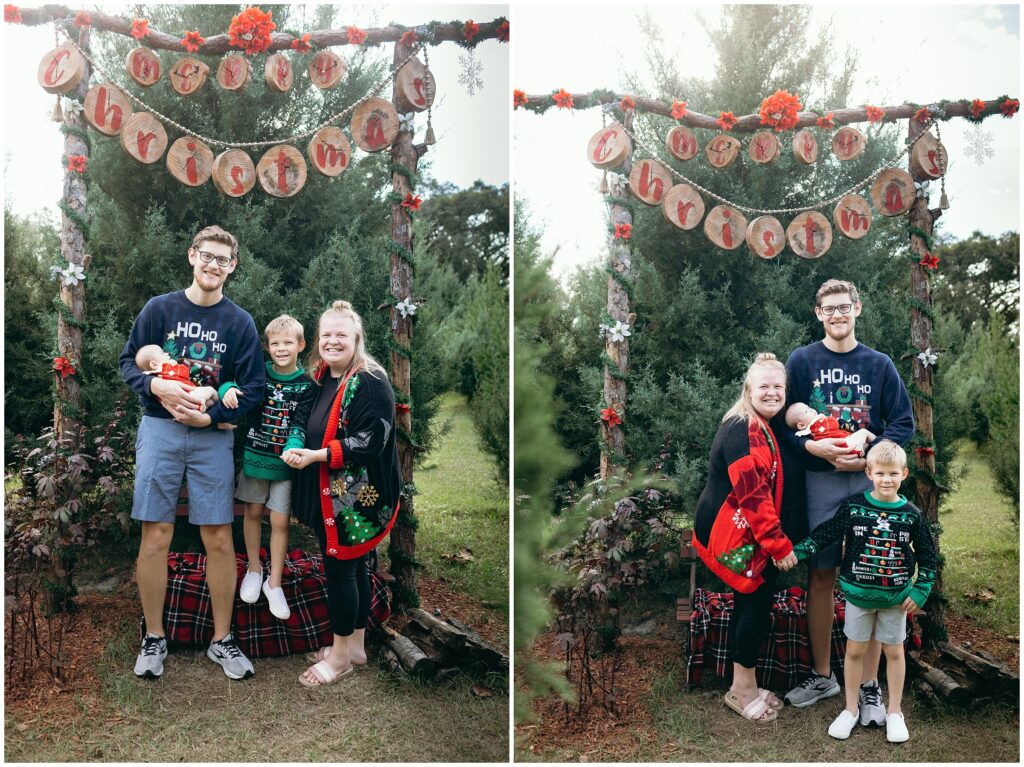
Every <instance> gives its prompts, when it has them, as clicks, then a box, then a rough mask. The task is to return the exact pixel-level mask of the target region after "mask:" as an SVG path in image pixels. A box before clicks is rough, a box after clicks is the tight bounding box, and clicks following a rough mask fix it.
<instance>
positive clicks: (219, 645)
mask: <svg viewBox="0 0 1024 767" xmlns="http://www.w3.org/2000/svg"><path fill="white" fill-rule="evenodd" d="M206 656H207V657H208V658H209V659H210V660H212V661H213V662H214V663H216V664H218V665H219V666H220V667H221V668H222V669H224V674H225V675H226V676H227V677H228V679H245V678H246V677H249V676H252V675H253V674H255V673H256V671H255V670H254V669H253V667H252V663H251V662H250V661H249V659H248V658H246V657H245V653H243V652H242V651H241V650H239V649H238V645H236V644H235V638H234V637H233V636H231V634H228V635H226V636H225V637H224V638H223V639H221V640H220V641H219V642H210V648H209V649H208V650H207V651H206Z"/></svg>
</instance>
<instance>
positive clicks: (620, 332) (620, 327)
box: [608, 320, 633, 344]
mask: <svg viewBox="0 0 1024 767" xmlns="http://www.w3.org/2000/svg"><path fill="white" fill-rule="evenodd" d="M631 335H633V334H632V333H630V332H629V323H628V322H622V321H621V320H616V321H615V324H614V325H612V326H611V327H610V328H608V337H609V338H610V339H611V341H612V343H615V344H617V343H621V342H622V341H625V340H626V339H627V338H629V337H630V336H631Z"/></svg>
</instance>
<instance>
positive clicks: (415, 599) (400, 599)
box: [391, 583, 420, 607]
mask: <svg viewBox="0 0 1024 767" xmlns="http://www.w3.org/2000/svg"><path fill="white" fill-rule="evenodd" d="M391 593H392V594H394V595H395V602H397V603H398V604H400V605H408V606H409V607H419V606H420V597H419V594H417V593H416V592H415V591H410V590H409V589H407V588H405V587H404V586H399V585H398V584H397V583H392V584H391Z"/></svg>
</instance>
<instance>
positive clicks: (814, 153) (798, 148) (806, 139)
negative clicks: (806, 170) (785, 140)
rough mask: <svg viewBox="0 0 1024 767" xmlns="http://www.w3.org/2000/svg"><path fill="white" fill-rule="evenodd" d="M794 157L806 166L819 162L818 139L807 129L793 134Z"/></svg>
mask: <svg viewBox="0 0 1024 767" xmlns="http://www.w3.org/2000/svg"><path fill="white" fill-rule="evenodd" d="M793 156H794V157H795V158H796V159H797V162H801V163H803V164H804V165H813V164H814V163H816V162H817V161H818V139H816V138H815V137H814V134H813V133H811V131H809V130H808V129H807V128H804V129H803V130H798V131H797V132H796V133H794V134H793Z"/></svg>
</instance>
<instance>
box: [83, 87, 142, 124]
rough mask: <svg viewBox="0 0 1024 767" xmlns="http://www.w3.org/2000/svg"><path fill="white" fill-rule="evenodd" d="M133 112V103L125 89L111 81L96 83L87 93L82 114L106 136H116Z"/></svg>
mask: <svg viewBox="0 0 1024 767" xmlns="http://www.w3.org/2000/svg"><path fill="white" fill-rule="evenodd" d="M131 113H132V104H131V102H130V101H129V100H128V96H127V95H126V94H125V92H124V91H123V90H121V89H120V88H118V87H117V86H116V85H111V84H110V83H101V84H100V85H94V86H92V87H91V88H90V89H89V92H88V93H86V94H85V105H84V108H83V110H82V116H83V117H84V118H85V121H86V122H87V123H89V125H91V126H92V127H93V129H95V130H98V131H99V132H100V133H102V134H103V135H104V136H116V135H117V134H118V133H120V132H121V126H122V125H124V121H125V120H127V119H128V117H129V116H130V115H131Z"/></svg>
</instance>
